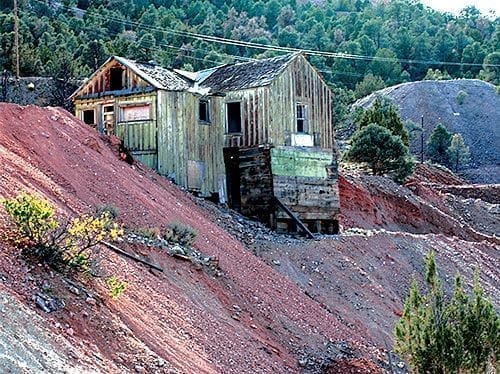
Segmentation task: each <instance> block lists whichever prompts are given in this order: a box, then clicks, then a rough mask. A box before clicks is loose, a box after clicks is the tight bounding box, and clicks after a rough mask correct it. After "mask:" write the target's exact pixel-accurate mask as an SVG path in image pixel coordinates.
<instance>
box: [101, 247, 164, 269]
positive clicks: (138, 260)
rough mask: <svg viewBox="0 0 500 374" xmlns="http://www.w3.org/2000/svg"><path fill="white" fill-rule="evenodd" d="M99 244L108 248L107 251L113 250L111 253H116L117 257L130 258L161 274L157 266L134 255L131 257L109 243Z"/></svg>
mask: <svg viewBox="0 0 500 374" xmlns="http://www.w3.org/2000/svg"><path fill="white" fill-rule="evenodd" d="M101 243H102V244H104V245H105V246H106V247H108V248H109V249H111V250H113V252H116V253H118V254H119V255H121V256H123V257H127V258H130V259H132V260H134V261H137V262H140V263H141V264H144V265H148V266H149V267H151V268H153V269H155V270H158V271H161V272H163V269H162V268H161V267H159V266H157V265H155V264H152V263H150V262H148V261H146V260H143V259H142V258H139V257H137V256H134V255H132V254H130V253H127V252H125V251H124V250H122V249H120V248H118V247H117V246H115V245H113V244H111V243H108V242H105V241H103V242H101Z"/></svg>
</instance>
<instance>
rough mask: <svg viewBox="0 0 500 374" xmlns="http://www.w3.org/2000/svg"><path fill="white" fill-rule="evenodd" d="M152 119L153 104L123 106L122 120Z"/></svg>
mask: <svg viewBox="0 0 500 374" xmlns="http://www.w3.org/2000/svg"><path fill="white" fill-rule="evenodd" d="M149 119H151V105H150V104H147V105H140V106H139V105H134V106H124V107H122V119H121V120H122V122H130V121H144V120H149Z"/></svg>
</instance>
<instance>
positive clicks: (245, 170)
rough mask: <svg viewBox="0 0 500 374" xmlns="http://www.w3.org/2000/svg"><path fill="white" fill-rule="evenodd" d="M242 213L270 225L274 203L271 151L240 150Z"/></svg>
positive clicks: (257, 148)
mask: <svg viewBox="0 0 500 374" xmlns="http://www.w3.org/2000/svg"><path fill="white" fill-rule="evenodd" d="M238 153H239V169H240V196H241V213H243V214H244V215H246V216H249V217H257V218H258V219H259V220H261V221H263V222H266V223H269V215H270V214H271V213H272V209H273V206H274V202H273V178H272V173H271V150H270V149H269V148H268V147H250V148H241V149H240V150H239V152H238Z"/></svg>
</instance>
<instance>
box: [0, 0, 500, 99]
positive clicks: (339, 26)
mask: <svg viewBox="0 0 500 374" xmlns="http://www.w3.org/2000/svg"><path fill="white" fill-rule="evenodd" d="M0 4H1V8H0V10H1V13H0V68H1V69H3V70H7V71H13V55H14V54H13V40H14V37H13V34H14V32H13V25H14V14H13V11H12V9H13V8H12V6H13V4H12V1H2V2H1V3H0ZM18 6H19V15H20V57H21V58H20V72H21V76H52V77H59V76H68V75H70V76H72V77H73V78H82V77H85V76H87V75H88V74H89V73H90V72H92V71H93V70H95V69H97V68H98V67H99V66H100V64H102V63H103V62H104V61H105V60H106V58H107V57H108V56H110V55H120V56H125V57H128V58H132V59H138V60H142V61H150V60H154V61H156V62H157V63H159V64H161V65H163V66H166V67H174V68H182V69H186V70H199V69H203V68H208V67H212V66H214V65H218V64H223V63H231V62H238V61H245V60H247V59H249V58H262V57H268V56H274V55H278V54H282V53H284V52H285V50H284V49H283V50H280V48H278V47H286V48H296V49H303V50H307V51H311V52H310V53H309V54H308V56H307V57H308V58H309V60H310V61H311V62H312V63H313V64H314V66H315V67H316V68H317V69H318V70H319V71H321V72H322V74H323V76H324V77H325V79H326V80H327V81H328V82H329V83H330V84H331V85H332V87H333V88H335V89H336V90H337V97H338V98H342V97H343V98H344V100H346V101H348V100H350V99H351V98H353V97H354V95H356V96H357V97H360V96H363V95H364V94H367V93H370V92H372V91H374V90H376V89H379V88H382V87H384V86H388V85H393V84H397V83H400V82H405V81H414V80H421V79H424V78H425V77H426V75H427V77H428V78H460V77H466V78H476V77H479V78H481V79H484V80H488V81H490V82H492V83H494V84H496V85H498V84H499V69H500V67H499V66H500V22H499V18H494V17H493V16H492V15H491V14H490V15H484V14H481V13H480V12H479V11H478V10H477V9H476V8H474V7H469V8H466V9H464V10H463V11H462V12H461V13H460V15H458V16H456V15H452V14H449V13H441V12H438V11H435V10H433V9H431V8H428V7H426V6H424V5H422V4H421V3H420V2H419V1H417V0H407V1H401V0H394V1H384V2H382V1H369V0H357V1H347V0H316V1H305V0H304V1H296V0H270V1H262V0H258V1H247V0H245V1H243V0H225V1H224V0H211V1H209V0H196V1H186V0H153V1H149V0H78V1H75V0H63V1H43V0H18ZM234 41H240V42H244V43H239V42H238V43H235V42H234ZM248 43H252V45H254V47H250V46H249V45H248ZM265 46H268V47H267V49H265V48H266V47H265ZM314 51H321V52H314ZM322 52H331V53H330V54H329V55H328V54H324V53H322ZM339 54H343V55H339ZM429 69H433V70H432V71H430V70H429ZM436 69H437V70H439V71H436ZM341 89H342V90H341ZM339 93H340V94H341V95H339Z"/></svg>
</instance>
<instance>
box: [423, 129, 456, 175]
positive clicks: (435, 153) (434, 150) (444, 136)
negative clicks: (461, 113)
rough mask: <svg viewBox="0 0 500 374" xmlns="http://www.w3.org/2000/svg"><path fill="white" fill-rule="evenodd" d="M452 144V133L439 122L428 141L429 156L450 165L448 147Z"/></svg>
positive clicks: (442, 163)
mask: <svg viewBox="0 0 500 374" xmlns="http://www.w3.org/2000/svg"><path fill="white" fill-rule="evenodd" d="M450 144H451V133H450V132H449V131H448V130H447V129H446V127H444V126H443V125H442V124H441V123H439V124H438V125H437V126H436V128H435V129H434V131H432V134H431V136H430V137H429V140H428V142H427V156H428V157H429V159H430V160H431V161H433V162H436V163H438V164H441V165H444V166H448V165H449V157H448V148H449V146H450Z"/></svg>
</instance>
